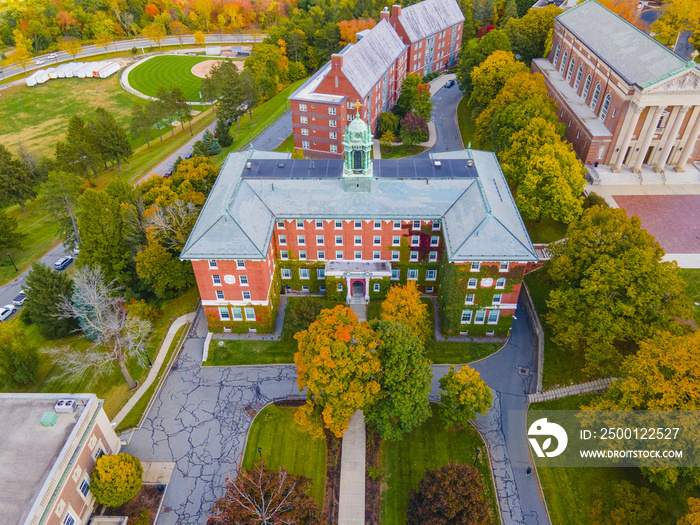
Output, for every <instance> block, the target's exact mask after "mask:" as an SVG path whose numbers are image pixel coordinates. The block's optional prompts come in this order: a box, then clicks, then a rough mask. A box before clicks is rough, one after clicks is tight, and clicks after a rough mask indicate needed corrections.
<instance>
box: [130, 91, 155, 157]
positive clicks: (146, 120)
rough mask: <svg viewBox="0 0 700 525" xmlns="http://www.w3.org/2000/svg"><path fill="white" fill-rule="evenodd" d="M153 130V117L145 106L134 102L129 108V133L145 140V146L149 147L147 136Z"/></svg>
mask: <svg viewBox="0 0 700 525" xmlns="http://www.w3.org/2000/svg"><path fill="white" fill-rule="evenodd" d="M151 129H153V115H152V114H151V113H149V111H148V105H147V104H140V103H138V102H136V103H135V104H134V105H133V106H132V107H131V133H133V134H134V135H139V136H141V137H143V138H144V139H146V144H148V147H149V148H150V147H151V141H150V140H149V135H150V133H151Z"/></svg>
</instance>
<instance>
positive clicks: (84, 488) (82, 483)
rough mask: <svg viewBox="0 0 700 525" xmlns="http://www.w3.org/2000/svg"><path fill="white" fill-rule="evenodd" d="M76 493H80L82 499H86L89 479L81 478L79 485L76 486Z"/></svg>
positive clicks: (88, 490)
mask: <svg viewBox="0 0 700 525" xmlns="http://www.w3.org/2000/svg"><path fill="white" fill-rule="evenodd" d="M78 492H80V493H81V494H82V495H83V497H85V498H87V495H88V494H89V493H90V479H89V478H83V479H82V480H81V481H80V485H79V486H78Z"/></svg>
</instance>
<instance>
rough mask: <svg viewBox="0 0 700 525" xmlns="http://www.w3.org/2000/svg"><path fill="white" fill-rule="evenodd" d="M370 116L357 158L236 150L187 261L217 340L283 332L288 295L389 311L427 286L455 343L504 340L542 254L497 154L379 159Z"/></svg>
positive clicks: (351, 135) (354, 131) (353, 151)
mask: <svg viewBox="0 0 700 525" xmlns="http://www.w3.org/2000/svg"><path fill="white" fill-rule="evenodd" d="M371 140H372V138H371V134H370V132H369V127H368V126H367V124H366V123H365V122H364V121H363V120H361V119H360V118H359V117H358V118H356V119H354V120H353V121H352V122H351V123H350V125H349V126H348V127H347V129H346V132H345V137H344V143H345V152H346V157H345V159H320V160H319V159H317V160H311V159H302V160H293V159H291V158H290V155H289V154H285V153H274V152H255V151H250V152H236V153H231V154H230V155H229V156H228V158H227V159H226V163H225V164H224V166H223V168H222V169H221V172H220V174H219V177H218V179H217V181H216V184H215V185H214V187H213V189H212V191H211V194H210V195H209V198H208V200H207V202H206V204H205V205H204V207H203V209H202V211H201V213H200V215H199V217H198V219H197V223H196V224H195V226H194V228H193V230H192V234H191V235H190V237H189V239H188V240H187V243H186V244H185V247H184V249H183V252H182V254H181V256H180V257H181V259H184V260H191V261H192V266H193V268H194V273H195V277H196V279H197V285H198V287H199V293H200V295H201V298H202V305H203V306H204V310H205V312H206V314H207V320H208V323H209V330H210V331H212V332H236V333H245V332H248V331H257V332H270V331H273V330H274V320H275V318H276V315H277V304H278V300H279V295H280V294H281V293H300V294H325V295H326V297H327V298H328V299H329V300H333V301H338V302H341V303H342V302H355V301H359V302H367V301H372V300H380V299H382V298H383V297H384V296H385V295H386V293H387V292H388V290H389V289H390V288H391V286H393V285H395V284H404V283H406V282H408V281H414V282H415V283H416V285H417V286H418V287H419V289H420V290H421V291H422V292H423V293H425V294H429V295H437V296H438V297H439V298H440V304H441V312H442V320H443V331H444V332H445V333H446V334H448V335H459V334H460V333H461V334H471V335H505V334H506V333H507V332H508V330H509V328H510V324H511V321H512V316H513V313H514V312H515V309H516V304H517V302H518V295H519V292H520V286H521V283H522V279H523V275H524V273H525V271H526V270H527V269H529V268H530V267H531V265H532V263H534V262H536V261H537V255H536V253H535V250H534V248H533V246H532V243H531V242H530V238H529V236H528V234H527V230H526V229H525V226H524V224H523V222H522V220H521V218H520V214H519V213H518V210H517V208H516V206H515V203H514V201H513V198H512V195H511V193H510V190H509V188H508V184H507V183H506V180H505V177H504V176H503V173H502V172H501V169H500V166H499V164H498V160H497V159H496V156H495V155H494V154H493V153H491V152H483V151H472V150H463V151H456V152H446V153H440V154H436V155H433V156H432V157H431V158H407V159H393V160H392V159H381V160H372V159H371V158H370V155H369V151H370V149H371V143H372V142H371Z"/></svg>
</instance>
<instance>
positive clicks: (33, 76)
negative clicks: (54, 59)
mask: <svg viewBox="0 0 700 525" xmlns="http://www.w3.org/2000/svg"><path fill="white" fill-rule="evenodd" d="M43 73H44V70H43V69H40V70H39V71H35V72H34V73H32V74H31V76H28V77H27V78H26V79H25V82H26V84H27V85H28V86H36V79H37V77H38V76H39V75H40V74H43Z"/></svg>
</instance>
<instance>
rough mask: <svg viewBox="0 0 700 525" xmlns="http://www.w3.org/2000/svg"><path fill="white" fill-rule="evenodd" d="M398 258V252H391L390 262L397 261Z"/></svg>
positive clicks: (399, 253) (399, 254)
mask: <svg viewBox="0 0 700 525" xmlns="http://www.w3.org/2000/svg"><path fill="white" fill-rule="evenodd" d="M400 256H401V252H398V251H395V250H394V251H392V252H391V260H392V261H398V260H399V257H400Z"/></svg>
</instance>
